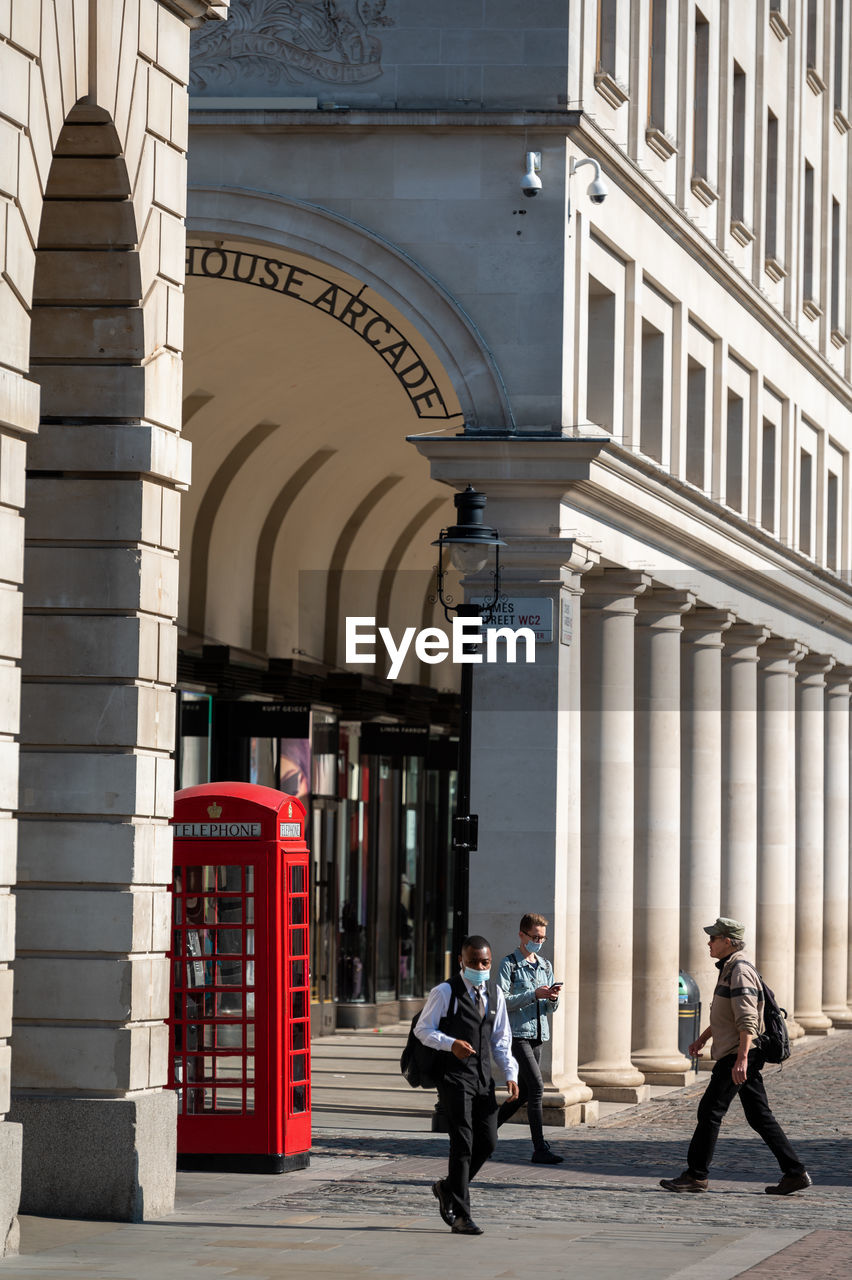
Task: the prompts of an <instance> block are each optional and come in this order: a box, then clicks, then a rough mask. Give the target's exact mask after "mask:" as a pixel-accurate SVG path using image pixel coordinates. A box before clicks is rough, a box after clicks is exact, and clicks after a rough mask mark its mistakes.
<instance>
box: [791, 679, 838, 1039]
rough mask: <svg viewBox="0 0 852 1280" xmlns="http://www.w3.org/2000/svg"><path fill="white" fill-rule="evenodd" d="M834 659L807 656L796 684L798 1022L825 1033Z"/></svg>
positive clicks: (816, 1032)
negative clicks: (828, 739)
mask: <svg viewBox="0 0 852 1280" xmlns="http://www.w3.org/2000/svg"><path fill="white" fill-rule="evenodd" d="M833 665H834V659H833V658H825V657H821V656H819V655H817V654H808V655H807V657H805V658H803V659H802V661H801V662H800V663H799V666H798V678H797V680H796V948H795V950H796V975H795V993H796V1003H795V1010H796V1021H797V1022H798V1024H799V1026H800V1027H804V1029H805V1032H806V1033H807V1034H808V1035H825V1033H826V1032H827V1031H829V1030H830V1029H831V1019H830V1018H827V1017H826V1016H825V1014H824V1013H823V1011H822V925H823V884H824V878H823V859H824V856H825V855H824V834H825V825H824V823H825V794H824V785H825V769H824V761H825V676H826V672H828V671H830V670H831V668H832V667H833Z"/></svg>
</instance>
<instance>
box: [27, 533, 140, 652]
mask: <svg viewBox="0 0 852 1280" xmlns="http://www.w3.org/2000/svg"><path fill="white" fill-rule="evenodd" d="M155 555H156V553H155V552H151V551H147V552H146V551H145V550H144V549H141V548H138V547H109V548H98V547H70V546H65V547H63V546H60V547H41V546H34V547H29V548H28V549H27V557H26V572H27V604H28V606H29V607H30V608H36V609H109V610H123V611H126V612H133V611H134V610H136V609H138V608H140V606H141V607H146V606H142V605H141V602H142V598H143V596H144V595H147V596H148V597H150V596H151V595H152V592H153V588H154V585H155V583H156V577H157V565H156V564H152V565H147V566H146V567H145V569H144V570H143V563H144V561H145V560H146V557H147V558H148V559H150V558H151V557H152V556H155ZM150 578H154V580H155V582H154V583H151V584H150V585H149V582H148V579H150ZM151 612H156V611H155V610H151ZM25 634H26V633H25Z"/></svg>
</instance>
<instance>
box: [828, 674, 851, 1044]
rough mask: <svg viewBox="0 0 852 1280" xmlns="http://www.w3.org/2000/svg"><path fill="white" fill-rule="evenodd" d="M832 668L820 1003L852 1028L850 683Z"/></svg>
mask: <svg viewBox="0 0 852 1280" xmlns="http://www.w3.org/2000/svg"><path fill="white" fill-rule="evenodd" d="M850 679H852V670H850V669H849V667H835V668H834V669H833V670H832V671H830V672H829V673H828V675H827V676H826V690H825V864H824V867H825V871H824V875H825V879H824V885H823V918H822V1007H823V1012H824V1013H825V1014H826V1015H827V1016H828V1017H829V1018H831V1021H832V1022H833V1024H834V1026H836V1027H852V1010H850V1008H849V1004H848V1000H847V972H848V966H849V760H850V755H849V682H850Z"/></svg>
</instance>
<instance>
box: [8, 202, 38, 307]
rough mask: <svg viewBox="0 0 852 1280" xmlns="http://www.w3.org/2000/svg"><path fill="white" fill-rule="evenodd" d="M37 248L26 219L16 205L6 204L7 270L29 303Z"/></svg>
mask: <svg viewBox="0 0 852 1280" xmlns="http://www.w3.org/2000/svg"><path fill="white" fill-rule="evenodd" d="M35 262H36V257H35V250H34V249H33V247H32V244H31V243H30V239H29V236H28V235H27V232H26V228H25V227H24V220H23V218H22V217H21V212H20V210H19V209H18V208H17V206H16V205H13V204H8V205H7V206H6V255H5V271H6V275H7V276H8V277H9V280H10V281H11V283H12V284H13V285H14V288H15V292H16V293H18V294H19V295H20V296H21V297H22V298H23V299H24V301H25V302H26V303H27V305H29V303H30V302H31V301H32V295H33V276H34V273H35Z"/></svg>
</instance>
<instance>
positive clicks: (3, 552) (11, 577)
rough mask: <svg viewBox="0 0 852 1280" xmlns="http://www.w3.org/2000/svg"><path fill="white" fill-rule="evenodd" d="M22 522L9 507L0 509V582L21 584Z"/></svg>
mask: <svg viewBox="0 0 852 1280" xmlns="http://www.w3.org/2000/svg"><path fill="white" fill-rule="evenodd" d="M23 555H24V522H23V519H22V518H21V516H19V515H18V513H17V511H13V510H12V509H11V507H0V580H2V581H4V582H14V583H18V582H22V581H23V571H24V561H23Z"/></svg>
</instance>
